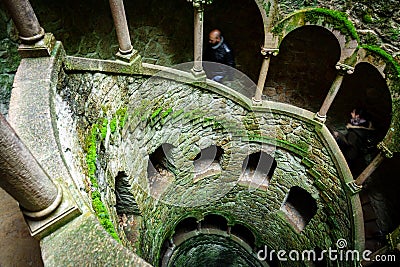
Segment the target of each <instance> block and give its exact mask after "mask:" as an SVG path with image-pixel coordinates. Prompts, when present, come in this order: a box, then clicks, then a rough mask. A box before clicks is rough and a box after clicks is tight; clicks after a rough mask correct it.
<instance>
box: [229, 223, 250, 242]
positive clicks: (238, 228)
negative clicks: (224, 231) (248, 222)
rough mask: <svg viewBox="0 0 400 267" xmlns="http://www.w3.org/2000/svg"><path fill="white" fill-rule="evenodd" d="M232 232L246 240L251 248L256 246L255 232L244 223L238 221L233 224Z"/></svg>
mask: <svg viewBox="0 0 400 267" xmlns="http://www.w3.org/2000/svg"><path fill="white" fill-rule="evenodd" d="M231 234H232V235H234V236H237V237H239V238H240V239H241V240H243V241H244V242H246V243H247V244H248V245H249V246H250V247H251V248H255V244H256V237H255V236H254V234H253V232H252V231H251V230H250V229H249V228H248V227H246V226H245V225H243V224H240V223H237V224H235V225H233V226H232V228H231Z"/></svg>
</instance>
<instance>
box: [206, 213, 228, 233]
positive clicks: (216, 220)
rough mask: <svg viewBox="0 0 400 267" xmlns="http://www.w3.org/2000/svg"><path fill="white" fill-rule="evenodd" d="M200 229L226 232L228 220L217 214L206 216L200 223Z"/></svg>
mask: <svg viewBox="0 0 400 267" xmlns="http://www.w3.org/2000/svg"><path fill="white" fill-rule="evenodd" d="M201 228H202V229H204V228H214V229H220V230H223V231H226V230H228V220H227V219H226V218H225V217H224V216H221V215H218V214H207V215H206V216H204V219H203V220H202V221H201Z"/></svg>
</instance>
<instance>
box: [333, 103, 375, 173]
mask: <svg viewBox="0 0 400 267" xmlns="http://www.w3.org/2000/svg"><path fill="white" fill-rule="evenodd" d="M365 113H366V112H365V111H364V110H363V109H360V108H354V109H353V110H352V112H351V113H350V115H351V118H350V122H349V123H347V125H346V128H347V133H346V134H342V133H340V132H337V131H334V132H333V135H334V137H335V139H336V141H337V143H338V145H339V147H340V149H341V150H342V152H343V154H344V156H345V158H346V160H347V162H348V165H349V166H350V167H352V166H353V165H354V164H355V163H356V161H357V160H359V159H360V158H363V157H364V156H365V155H366V154H368V153H371V150H373V148H375V146H376V142H375V131H374V130H375V129H374V128H373V126H372V123H371V121H369V120H368V119H367V116H366V114H365Z"/></svg>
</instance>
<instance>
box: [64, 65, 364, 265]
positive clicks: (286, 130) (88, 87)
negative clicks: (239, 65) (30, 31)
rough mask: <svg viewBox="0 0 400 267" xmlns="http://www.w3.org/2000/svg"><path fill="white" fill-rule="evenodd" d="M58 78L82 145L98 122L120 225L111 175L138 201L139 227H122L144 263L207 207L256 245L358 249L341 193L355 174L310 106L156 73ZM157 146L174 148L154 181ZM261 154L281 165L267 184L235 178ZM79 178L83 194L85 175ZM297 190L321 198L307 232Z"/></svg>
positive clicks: (104, 175) (351, 203)
mask: <svg viewBox="0 0 400 267" xmlns="http://www.w3.org/2000/svg"><path fill="white" fill-rule="evenodd" d="M173 73H174V72H173V71H172V75H174V74H173ZM61 77H62V79H60V80H61V83H60V85H59V86H60V88H59V90H60V94H61V96H62V97H63V99H64V101H65V103H66V104H68V105H69V106H70V108H71V110H72V111H73V115H72V116H73V118H74V120H75V122H76V125H79V126H78V128H77V130H78V132H80V134H81V138H80V140H81V145H82V146H83V147H84V146H86V145H87V144H85V141H84V140H85V136H88V135H90V134H91V133H90V129H93V128H92V125H93V124H95V123H97V124H98V123H99V122H102V123H103V127H104V128H99V129H98V133H97V134H96V136H97V137H96V138H97V139H96V140H97V143H96V149H97V157H98V158H97V164H96V166H97V171H96V177H97V182H98V184H99V191H100V193H101V196H102V199H103V201H104V203H105V204H106V206H107V207H108V210H109V212H110V216H111V219H112V220H113V222H114V225H118V221H119V219H118V215H117V214H116V210H115V208H114V206H115V204H116V196H115V191H116V189H115V177H117V176H118V174H119V173H120V172H124V173H125V174H126V176H127V180H128V181H129V183H130V191H131V193H132V195H133V197H134V201H132V200H130V201H132V202H131V203H130V204H131V205H137V206H138V208H139V210H140V214H137V216H139V217H140V218H141V219H140V221H139V222H140V230H138V235H137V237H136V238H135V239H130V240H128V239H127V238H125V237H124V233H123V231H122V229H123V227H121V228H120V231H119V233H120V235H121V236H123V238H122V239H123V240H124V241H123V242H125V243H126V245H128V246H132V247H134V248H135V250H136V252H137V253H138V254H139V255H140V256H142V257H143V258H144V259H146V260H148V261H149V262H151V263H153V264H157V263H158V262H159V261H160V257H162V255H160V251H161V247H162V245H163V243H164V241H165V240H168V239H169V238H170V237H171V236H172V234H173V231H174V228H175V226H176V225H177V224H178V223H179V221H181V220H182V219H184V218H186V217H189V216H194V217H195V218H197V219H199V220H201V219H202V218H203V217H204V216H205V215H207V214H209V213H213V214H221V215H223V216H224V217H226V218H228V222H229V224H231V225H235V224H242V225H245V226H246V227H248V228H249V229H251V231H252V232H253V233H254V235H255V237H256V241H255V242H256V243H255V244H256V248H262V247H263V245H264V244H265V245H268V247H270V248H272V249H288V250H290V249H298V250H302V249H312V248H315V247H319V248H327V247H333V246H334V245H335V242H336V241H337V240H338V239H339V238H345V239H346V240H347V241H348V242H349V246H351V247H353V248H354V247H357V248H360V247H359V246H360V245H361V243H360V240H359V238H361V239H362V234H360V232H359V230H357V229H359V228H358V227H359V222H357V221H353V219H352V218H353V214H354V213H358V212H359V210H358V209H359V206H358V205H359V204H357V201H356V199H358V198H357V196H348V195H347V193H346V191H345V183H346V182H349V181H350V179H351V174H350V173H349V170H348V169H346V168H343V167H344V166H345V164H343V162H344V161H343V160H344V159H343V157H342V156H340V155H341V154H340V153H339V154H336V153H337V152H338V150H332V149H335V147H336V145H335V144H334V142H333V139H332V137H331V136H330V135H329V134H328V132H327V131H326V129H325V130H321V128H320V127H321V125H320V124H318V123H317V122H315V121H314V120H313V114H312V113H311V112H307V111H305V110H301V109H298V108H295V107H292V106H288V105H285V104H274V103H269V104H270V108H267V107H258V108H257V109H256V110H251V108H249V107H250V105H249V106H246V105H243V104H239V103H249V101H248V100H246V99H245V98H243V100H238V98H233V97H222V96H221V95H220V94H223V95H226V94H227V92H224V91H223V88H220V89H218V88H219V87H213V86H211V85H210V86H211V87H210V88H212V90H211V91H209V89H206V88H208V87H196V86H191V85H189V84H184V83H181V82H177V81H173V80H169V79H165V78H162V77H153V78H150V79H149V77H143V76H124V75H109V74H108V75H107V74H102V73H92V72H86V71H78V70H75V71H73V72H67V73H66V74H65V76H61ZM176 77H178V76H176ZM121 108H122V109H124V108H127V109H126V114H125V115H124V116H123V117H124V119H123V120H121V119H120V118H121V117H118V116H117V117H116V114H118V110H121ZM296 114H297V115H296ZM104 118H108V120H107V121H106V122H105V123H104ZM114 118H116V119H115V120H114ZM125 118H126V119H125ZM113 120H114V122H113ZM88 129H89V130H88ZM163 144H170V145H171V148H172V149H171V150H170V151H169V150H165V149H164V154H166V156H167V160H168V164H167V165H166V166H167V167H166V168H165V171H160V174H161V178H159V179H158V180H151V179H149V172H148V171H147V170H148V164H149V158H150V155H152V153H154V152H155V151H156V150H157V148H159V147H162V145H163ZM210 145H216V146H218V147H221V148H222V150H223V154H222V156H221V159H220V161H219V162H218V163H219V164H220V172H211V174H208V175H207V174H206V175H202V176H201V177H199V176H198V174H197V173H195V172H194V165H193V161H194V160H195V158H196V155H197V154H198V153H199V152H200V151H201V150H202V149H205V148H207V147H209V146H210ZM336 149H337V147H336ZM258 151H264V152H266V153H268V154H270V155H271V156H273V157H274V159H275V160H276V162H277V167H276V169H275V171H274V173H273V175H272V177H271V178H270V181H269V183H268V184H264V182H262V181H259V180H253V181H246V180H241V179H240V177H241V173H242V165H243V161H244V160H245V159H246V157H247V156H248V155H249V154H251V153H255V152H258ZM335 154H336V156H335ZM155 158H157V157H155ZM340 162H342V163H340ZM86 163H87V162H86ZM86 163H85V162H83V165H85V164H86ZM207 166H211V165H207ZM207 166H206V168H207ZM167 172H169V173H170V174H169V175H168V174H167ZM206 173H207V172H206ZM85 184H87V185H88V188H87V190H88V192H89V191H90V188H91V182H90V181H89V179H88V177H86V179H85ZM293 187H299V188H302V189H304V190H305V192H306V194H309V196H310V197H311V198H312V199H314V200H315V202H316V204H317V210H316V214H315V215H313V216H312V218H311V220H310V221H309V223H308V224H307V225H306V226H305V227H304V229H299V228H298V223H297V222H296V220H299V218H300V217H299V216H297V217H296V216H294V215H293V213H290V212H287V210H286V212H285V209H284V208H283V206H284V203H285V202H286V200H287V198H288V195H289V192H290V189H291V188H293ZM128 204H129V203H128ZM120 215H121V214H120ZM291 216H292V217H291ZM300 219H301V218H300ZM277 236H279V237H280V238H276V237H277Z"/></svg>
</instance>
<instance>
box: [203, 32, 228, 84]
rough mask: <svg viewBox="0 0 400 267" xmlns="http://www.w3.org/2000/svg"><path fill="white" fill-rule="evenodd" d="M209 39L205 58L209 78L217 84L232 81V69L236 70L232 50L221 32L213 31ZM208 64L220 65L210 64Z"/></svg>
mask: <svg viewBox="0 0 400 267" xmlns="http://www.w3.org/2000/svg"><path fill="white" fill-rule="evenodd" d="M208 37H209V38H208V45H207V47H206V49H205V52H204V57H203V60H204V61H205V64H204V65H205V66H204V68H205V71H206V74H207V77H208V78H209V79H212V80H213V81H216V82H222V81H223V80H232V79H233V69H232V68H235V59H234V56H233V52H232V49H231V48H230V47H229V46H228V44H227V43H226V42H225V40H224V37H223V36H222V34H221V31H220V30H218V29H215V30H212V31H211V32H210V34H209V36H208ZM207 62H215V63H219V64H208V63H207ZM226 66H228V67H226Z"/></svg>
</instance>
